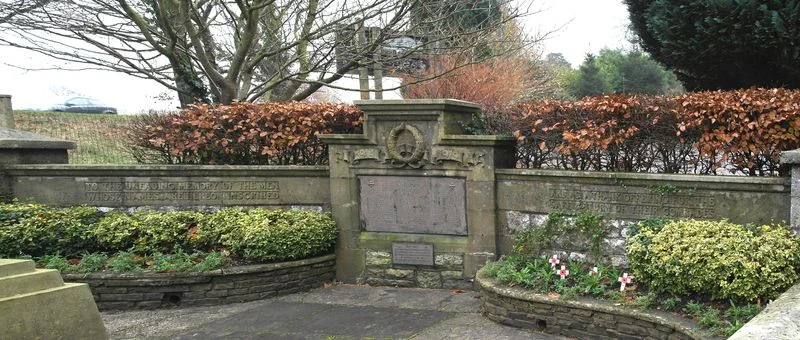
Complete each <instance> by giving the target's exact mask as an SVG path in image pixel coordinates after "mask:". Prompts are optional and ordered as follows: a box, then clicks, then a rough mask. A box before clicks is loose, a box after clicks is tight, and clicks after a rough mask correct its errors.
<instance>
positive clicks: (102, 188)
mask: <svg viewBox="0 0 800 340" xmlns="http://www.w3.org/2000/svg"><path fill="white" fill-rule="evenodd" d="M6 168H7V171H8V174H9V176H10V183H11V190H12V193H13V195H14V197H17V198H20V199H32V200H35V201H37V202H40V203H46V204H52V205H76V204H87V205H94V206H100V207H114V208H132V207H175V208H184V209H185V208H194V209H199V210H207V208H218V207H225V206H263V207H269V206H275V207H286V208H289V207H291V206H297V207H303V209H314V210H319V209H321V208H322V207H327V206H329V204H330V192H329V190H330V184H329V182H328V173H327V169H326V168H324V167H282V168H274V167H273V168H268V169H265V168H258V169H256V168H253V167H249V166H224V167H222V166H204V167H191V166H170V167H164V166H150V165H134V166H128V165H125V166H122V165H115V166H93V167H87V168H75V167H70V168H66V167H59V166H56V165H10V166H7V167H6Z"/></svg>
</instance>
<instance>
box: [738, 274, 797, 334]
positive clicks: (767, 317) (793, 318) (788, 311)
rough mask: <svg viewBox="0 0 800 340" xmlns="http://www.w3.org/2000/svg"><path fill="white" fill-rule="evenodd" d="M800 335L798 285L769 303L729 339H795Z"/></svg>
mask: <svg viewBox="0 0 800 340" xmlns="http://www.w3.org/2000/svg"><path fill="white" fill-rule="evenodd" d="M798 334H800V284H797V285H794V286H793V287H792V288H789V290H787V291H786V292H784V293H783V294H781V296H779V297H778V298H777V299H775V300H774V301H772V302H770V303H769V304H768V305H767V308H765V309H764V310H763V311H761V313H759V314H758V315H756V317H755V318H753V319H752V320H750V322H748V323H747V324H745V325H744V326H743V327H742V328H740V329H739V331H737V332H736V333H734V334H733V336H731V337H730V338H729V339H731V340H745V339H748V340H749V339H764V340H766V339H787V340H788V339H797V336H798Z"/></svg>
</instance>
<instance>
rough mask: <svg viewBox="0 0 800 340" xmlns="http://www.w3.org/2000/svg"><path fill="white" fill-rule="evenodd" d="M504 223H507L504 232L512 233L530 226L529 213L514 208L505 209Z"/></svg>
mask: <svg viewBox="0 0 800 340" xmlns="http://www.w3.org/2000/svg"><path fill="white" fill-rule="evenodd" d="M506 223H508V225H506V233H507V234H511V235H513V234H516V233H518V232H519V231H520V230H522V229H525V228H529V227H530V226H531V215H529V214H526V213H523V212H519V211H515V210H508V211H506Z"/></svg>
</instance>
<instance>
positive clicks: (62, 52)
mask: <svg viewBox="0 0 800 340" xmlns="http://www.w3.org/2000/svg"><path fill="white" fill-rule="evenodd" d="M432 3H437V4H438V6H445V7H441V8H440V7H434V6H433V5H432ZM514 3H517V2H514ZM443 4H444V5H443ZM483 4H491V6H489V7H485V6H483ZM452 6H456V7H452ZM482 6H483V7H482ZM492 6H494V7H492ZM442 8H445V9H450V8H459V10H457V11H450V10H442ZM519 8H522V7H513V6H511V1H510V0H450V1H443V0H425V1H423V0H159V1H155V0H59V1H50V0H14V1H13V2H10V3H0V45H6V46H12V47H17V48H21V49H26V50H29V51H33V52H36V53H40V54H43V55H45V56H48V57H51V58H53V59H55V60H60V61H66V62H71V63H76V64H77V65H79V66H75V67H74V68H75V69H86V68H92V69H104V70H111V71H115V72H121V73H126V74H130V75H133V76H136V77H139V78H145V79H151V80H154V81H156V82H158V83H159V84H162V85H164V86H165V87H167V88H169V89H170V90H173V91H176V92H177V93H178V97H179V99H180V100H181V104H182V105H187V104H191V103H193V102H196V101H214V102H220V103H230V102H234V101H258V100H301V99H304V98H306V97H308V96H310V95H311V94H313V93H314V92H315V91H317V90H318V89H320V88H322V87H331V88H340V87H337V86H334V85H331V83H332V82H334V81H336V80H338V79H341V78H342V77H344V75H345V74H348V73H353V72H354V71H356V70H358V68H359V67H369V66H370V65H376V64H379V65H380V64H383V65H392V64H397V63H399V62H403V61H406V60H408V58H423V57H426V58H431V60H434V59H435V57H436V56H438V55H449V56H458V55H460V56H462V58H457V59H456V60H458V62H457V63H456V64H454V65H452V66H448V67H446V68H442V69H435V70H434V71H435V72H427V73H426V74H430V76H431V77H438V76H441V75H442V74H447V73H448V72H452V70H453V69H457V68H459V67H463V66H465V65H471V64H473V63H475V62H477V61H479V60H480V59H485V58H488V57H491V56H497V55H503V54H506V53H511V51H519V50H527V49H529V48H530V47H531V46H532V45H534V44H536V43H537V42H538V41H539V40H540V39H541V38H543V37H541V36H539V37H536V36H534V37H527V36H523V37H522V38H520V37H519V36H517V37H514V38H513V39H514V41H510V40H509V35H508V34H500V33H501V32H502V31H503V30H507V29H508V27H509V24H510V23H513V22H515V21H516V20H518V19H519V18H520V17H522V16H524V15H526V14H527V12H524V11H520V10H519ZM473 12H474V13H491V14H492V15H493V16H489V17H486V18H483V17H480V18H479V19H475V18H476V17H475V16H471V15H472V13H473ZM498 13H499V14H498ZM423 14H424V15H423ZM465 18H467V19H465ZM467 21H469V22H467ZM362 28H363V29H366V28H370V30H369V31H370V32H377V33H375V34H373V35H372V36H370V39H369V41H368V42H367V43H365V44H356V43H355V39H358V36H357V34H353V32H357V31H358V30H359V29H362ZM372 28H376V29H377V30H373V29H372ZM348 32H350V33H348ZM402 37H415V38H414V39H417V41H418V42H419V43H418V44H416V45H414V46H405V47H404V49H403V50H402V51H394V52H387V48H389V47H391V46H389V45H390V44H391V43H392V42H393V41H396V40H397V39H401V38H402ZM487 48H490V49H491V51H489V53H478V52H480V51H483V52H486V49H487ZM342 58H345V59H342ZM17 66H20V67H25V66H23V65H17ZM430 67H439V68H441V66H437V65H430ZM420 81H423V80H420ZM385 90H392V89H385Z"/></svg>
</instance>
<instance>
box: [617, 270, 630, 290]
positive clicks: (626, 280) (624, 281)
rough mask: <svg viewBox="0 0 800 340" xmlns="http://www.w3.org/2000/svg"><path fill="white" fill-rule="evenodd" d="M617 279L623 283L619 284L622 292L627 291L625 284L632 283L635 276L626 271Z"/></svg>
mask: <svg viewBox="0 0 800 340" xmlns="http://www.w3.org/2000/svg"><path fill="white" fill-rule="evenodd" d="M617 281H619V283H621V285H619V291H620V292H624V291H625V285H627V284H630V283H631V282H633V276H628V273H624V274H622V276H620V278H619V279H617Z"/></svg>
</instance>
